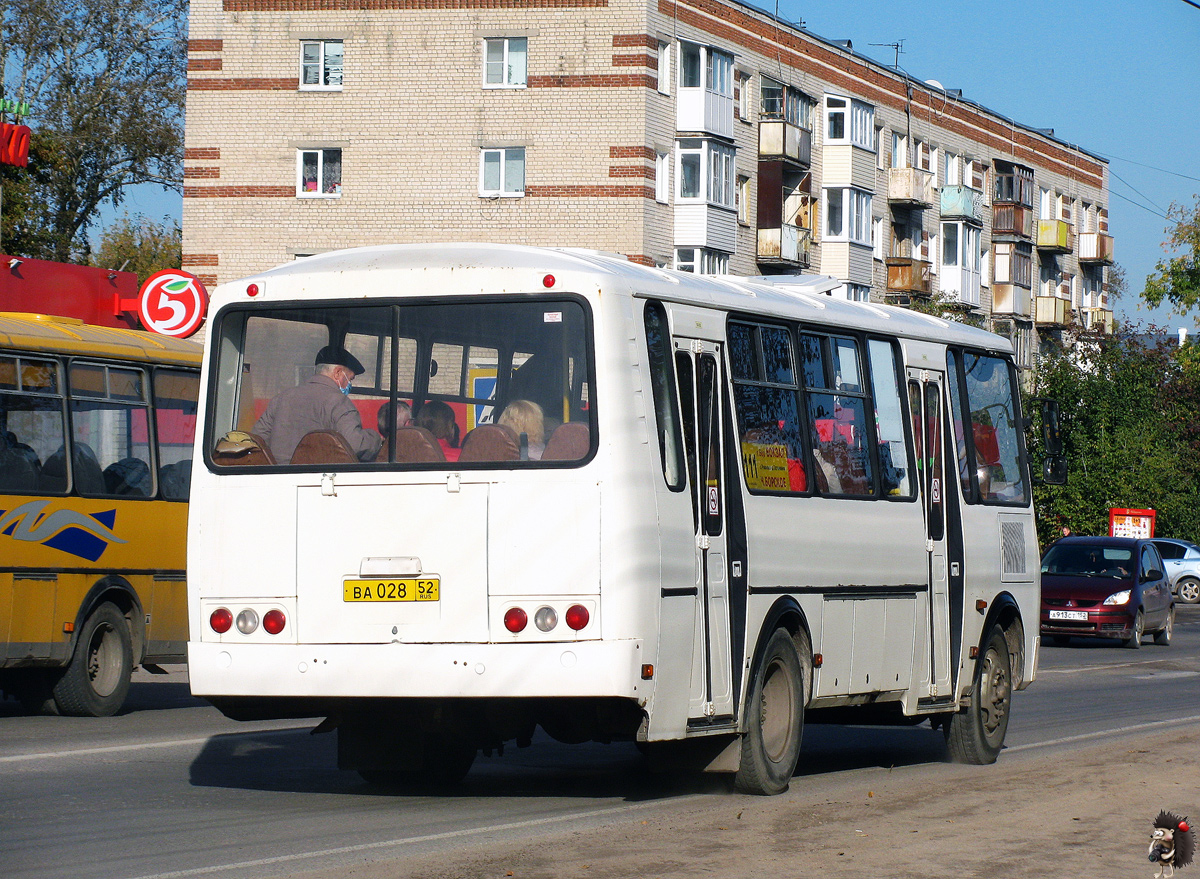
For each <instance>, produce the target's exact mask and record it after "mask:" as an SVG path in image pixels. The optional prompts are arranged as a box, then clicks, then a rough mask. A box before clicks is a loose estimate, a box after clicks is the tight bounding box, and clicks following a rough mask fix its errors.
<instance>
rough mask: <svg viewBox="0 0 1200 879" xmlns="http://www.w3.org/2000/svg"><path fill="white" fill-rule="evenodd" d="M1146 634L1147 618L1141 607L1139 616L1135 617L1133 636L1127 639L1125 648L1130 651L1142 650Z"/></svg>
mask: <svg viewBox="0 0 1200 879" xmlns="http://www.w3.org/2000/svg"><path fill="white" fill-rule="evenodd" d="M1144 634H1146V617H1145V615H1144V614H1143V613H1142V609H1141V608H1140V607H1139V608H1138V612H1137V614H1135V615H1134V617H1133V634H1132V635H1130V636H1129V637H1128V638H1126V639H1125V646H1126V647H1128V648H1129V649H1130V650H1140V649H1141V647H1142V635H1144Z"/></svg>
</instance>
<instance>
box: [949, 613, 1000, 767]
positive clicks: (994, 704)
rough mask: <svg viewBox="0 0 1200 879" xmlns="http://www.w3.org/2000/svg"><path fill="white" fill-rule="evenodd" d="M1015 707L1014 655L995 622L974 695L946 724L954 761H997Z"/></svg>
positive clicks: (977, 672)
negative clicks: (1010, 714) (1013, 706)
mask: <svg viewBox="0 0 1200 879" xmlns="http://www.w3.org/2000/svg"><path fill="white" fill-rule="evenodd" d="M1011 709H1012V657H1011V656H1010V655H1009V653H1008V641H1007V640H1006V639H1005V637H1004V631H1003V630H1002V629H1001V628H1000V627H999V626H992V630H991V631H990V632H989V633H988V636H987V641H986V642H985V645H984V648H983V652H982V654H980V657H979V659H978V660H977V661H976V662H975V677H974V680H973V681H972V684H971V699H970V702H969V704H968V705H967V707H966V709H964V710H962V711H959V712H958V713H957V714H954V715H952V716H951V717H950V722H949V723H947V724H946V726H945V731H946V748H947V751H948V753H949V757H950V759H951V760H953V761H954V762H955V763H971V764H974V765H977V766H981V765H984V764H987V763H995V762H996V758H997V757H998V756H1000V750H1001V749H1002V748H1003V747H1004V736H1005V733H1007V732H1008V717H1009V713H1010V711H1011Z"/></svg>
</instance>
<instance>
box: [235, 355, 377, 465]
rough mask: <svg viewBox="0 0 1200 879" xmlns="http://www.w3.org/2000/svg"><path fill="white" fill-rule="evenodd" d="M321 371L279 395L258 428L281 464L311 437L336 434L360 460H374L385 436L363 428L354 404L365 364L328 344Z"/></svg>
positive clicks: (318, 361)
mask: <svg viewBox="0 0 1200 879" xmlns="http://www.w3.org/2000/svg"><path fill="white" fill-rule="evenodd" d="M316 365H317V371H316V373H314V374H313V376H312V377H311V378H310V379H309V380H308V381H306V382H305V383H304V384H302V385H299V386H298V387H295V388H288V389H287V390H286V391H281V392H280V393H278V394H276V395H275V397H274V399H272V400H271V402H270V403H269V404H267V411H266V412H264V413H263V414H262V417H261V418H259V419H258V421H257V423H255V425H254V432H255V433H256V434H258V435H259V436H261V437H262V438H263V440H265V441H266V443H267V445H268V446H269V447H270V449H271V454H272V455H273V456H274V457H275V460H276V461H277V462H278V463H280V464H286V463H288V462H290V461H291V460H292V454H293V453H294V452H295V451H296V446H298V445H299V444H300V440H301V439H303V438H304V435H305V434H306V433H310V432H312V431H314V430H335V431H337V432H338V433H340V434H341V435H342V438H343V439H345V440H346V443H347V444H348V445H349V446H350V448H351V449H353V450H354V453H355V454H356V455H357V456H358V459H359V460H360V461H371V460H374V458H375V455H376V453H377V452H378V451H379V448H380V446H382V445H383V437H382V436H380V435H379V434H378V433H377V432H375V431H373V430H368V429H365V428H364V427H363V426H362V416H361V415H359V412H358V409H357V408H356V407H355V405H354V404H353V403H351V402H350V398H349V396H348V395H349V393H350V383H351V382H352V381H354V377H355V376H356V375H362V373H363V365H362V364H361V363H359V362H358V358H357V357H355V356H354V355H353V354H351V353H350V352H349V351H347V350H346V349H344V348H340V347H337V346H334V345H326V346H325V347H324V348H322V349H321V350H320V351H318V352H317V357H316Z"/></svg>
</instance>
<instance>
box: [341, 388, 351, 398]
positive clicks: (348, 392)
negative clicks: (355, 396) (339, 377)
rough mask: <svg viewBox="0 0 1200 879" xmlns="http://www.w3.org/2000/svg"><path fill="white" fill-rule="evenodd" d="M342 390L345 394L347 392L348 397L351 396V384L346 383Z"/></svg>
mask: <svg viewBox="0 0 1200 879" xmlns="http://www.w3.org/2000/svg"><path fill="white" fill-rule="evenodd" d="M341 391H342V393H343V394H345V395H346V396H347V397H349V396H350V385H346V387H344V388H342V389H341Z"/></svg>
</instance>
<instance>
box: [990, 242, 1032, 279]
mask: <svg viewBox="0 0 1200 879" xmlns="http://www.w3.org/2000/svg"><path fill="white" fill-rule="evenodd" d="M994 248H995V254H996V258H995V265H994V267H993V272H994V275H995V277H994V280H995V282H996V283H997V284H1015V285H1016V286H1018V287H1025V288H1027V289H1028V288H1029V287H1030V286H1031V285H1032V283H1033V250H1032V248H1031V247H1030V245H1028V244H1023V243H1018V244H1013V243H1012V242H998V243H997V244H995V245H994Z"/></svg>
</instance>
